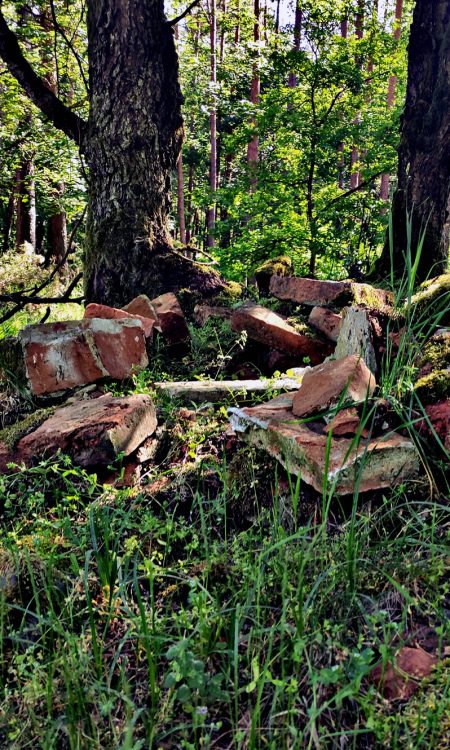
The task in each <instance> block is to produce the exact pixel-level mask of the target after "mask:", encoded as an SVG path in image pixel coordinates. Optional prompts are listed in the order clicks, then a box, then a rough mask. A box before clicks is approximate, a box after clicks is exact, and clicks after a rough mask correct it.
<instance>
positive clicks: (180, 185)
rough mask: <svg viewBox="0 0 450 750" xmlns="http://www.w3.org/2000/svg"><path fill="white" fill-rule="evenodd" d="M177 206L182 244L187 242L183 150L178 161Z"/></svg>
mask: <svg viewBox="0 0 450 750" xmlns="http://www.w3.org/2000/svg"><path fill="white" fill-rule="evenodd" d="M177 178H178V180H177V188H178V190H177V195H178V201H177V207H178V224H179V227H180V242H181V244H182V245H185V244H186V218H185V212H184V175H183V152H182V151H180V155H179V157H178V161H177Z"/></svg>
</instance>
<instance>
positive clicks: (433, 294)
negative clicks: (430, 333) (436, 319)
mask: <svg viewBox="0 0 450 750" xmlns="http://www.w3.org/2000/svg"><path fill="white" fill-rule="evenodd" d="M411 304H412V306H413V307H414V309H415V315H416V318H417V317H419V316H422V315H423V314H425V315H430V316H432V315H435V314H436V313H438V312H442V313H443V315H442V317H441V319H440V322H441V323H442V324H443V325H447V324H449V323H450V273H444V274H442V275H441V276H436V277H435V278H434V279H428V281H424V283H423V284H421V285H420V287H419V290H418V292H417V293H416V294H415V295H414V296H413V298H412V300H411Z"/></svg>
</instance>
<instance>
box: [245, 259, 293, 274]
mask: <svg viewBox="0 0 450 750" xmlns="http://www.w3.org/2000/svg"><path fill="white" fill-rule="evenodd" d="M254 273H255V276H256V277H258V274H261V275H264V276H287V275H288V274H290V273H292V260H291V259H290V258H289V256H287V255H279V256H278V257H276V258H270V259H269V260H266V261H264V263H262V264H261V265H260V266H258V268H255V271H254Z"/></svg>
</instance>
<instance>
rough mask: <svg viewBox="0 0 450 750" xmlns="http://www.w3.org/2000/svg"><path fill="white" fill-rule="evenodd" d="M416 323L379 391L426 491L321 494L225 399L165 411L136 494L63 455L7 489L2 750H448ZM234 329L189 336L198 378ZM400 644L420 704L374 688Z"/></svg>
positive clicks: (232, 345)
mask: <svg viewBox="0 0 450 750" xmlns="http://www.w3.org/2000/svg"><path fill="white" fill-rule="evenodd" d="M410 273H411V272H410ZM409 278H411V277H409ZM405 284H406V286H402V288H401V289H400V292H399V294H398V305H397V307H398V309H399V310H400V308H401V306H402V305H403V304H404V302H403V300H404V298H405V297H406V298H409V299H410V296H411V295H409V294H408V292H409V291H412V289H413V286H414V285H412V286H411V285H410V282H409V281H407V282H405ZM407 307H408V309H407V312H406V319H407V327H406V328H405V330H404V331H403V332H402V336H401V337H400V347H399V350H398V352H397V354H396V356H395V357H394V355H393V350H391V349H390V347H389V346H388V349H387V352H386V355H385V359H384V364H383V368H382V373H381V377H380V388H379V390H380V395H382V396H383V397H384V398H387V399H388V400H389V401H390V403H391V404H392V405H393V406H394V407H395V410H396V413H397V418H398V424H399V425H400V428H401V429H403V430H404V431H406V434H409V435H410V437H411V439H412V440H414V442H415V443H416V445H417V447H418V449H419V452H420V455H421V460H422V462H423V469H424V470H423V472H422V473H421V475H420V477H419V478H418V479H417V480H416V481H409V482H408V483H407V484H404V485H400V486H398V487H396V488H395V489H393V490H390V491H379V492H376V493H370V495H369V494H365V495H360V494H359V492H358V488H357V486H356V487H355V492H354V494H353V496H351V497H347V498H340V499H339V498H338V497H336V496H334V494H333V488H332V487H324V491H323V494H322V496H320V495H319V494H317V493H315V492H314V491H313V490H311V489H309V488H308V487H307V486H306V485H305V484H303V483H302V482H301V480H300V479H297V478H296V477H291V476H289V475H288V474H286V472H285V471H284V470H283V469H282V468H281V467H280V466H279V465H278V464H277V463H276V462H274V461H273V460H272V459H270V458H268V456H267V455H266V454H265V453H263V452H259V451H258V450H256V449H254V448H250V447H246V446H243V445H241V444H238V443H237V440H236V438H235V436H233V435H232V434H230V433H229V430H228V417H227V411H226V406H227V403H225V402H224V403H223V404H219V405H215V407H213V406H212V405H208V404H206V405H203V406H199V407H196V408H195V407H193V408H186V407H185V406H182V405H181V404H179V403H176V402H174V401H171V400H169V399H167V398H164V399H163V398H162V397H159V401H158V410H159V414H160V417H161V419H160V422H162V423H163V425H164V427H163V432H162V433H161V435H160V443H159V448H158V452H157V455H156V457H155V462H154V464H153V465H152V466H151V467H150V468H148V469H147V470H146V473H145V474H144V475H143V476H142V477H141V480H140V482H139V484H138V485H137V486H134V487H132V488H129V487H126V486H124V483H123V481H122V478H123V475H124V472H125V468H126V465H125V463H124V464H123V467H122V470H120V466H119V467H117V466H116V467H115V470H116V474H115V478H114V479H113V480H112V481H111V478H109V479H108V477H107V476H106V475H105V476H96V475H89V474H87V473H86V472H84V471H83V470H81V469H79V468H76V467H74V466H73V465H71V463H70V460H69V459H68V458H67V457H64V456H60V457H58V458H56V459H53V460H51V461H46V462H44V461H42V462H40V463H39V464H38V465H36V466H35V467H33V468H31V469H27V470H25V469H22V470H21V471H20V472H18V473H13V474H11V475H10V476H2V477H0V501H1V505H2V531H1V542H2V546H1V549H0V583H1V586H0V588H1V590H2V598H1V605H0V627H1V634H0V635H1V639H0V642H1V655H0V659H1V670H0V687H1V693H0V695H1V698H0V715H1V722H0V725H1V729H0V743H1V744H2V746H4V747H8V748H17V750H18V749H19V748H20V750H22V748H28V747H33V748H34V747H36V748H37V747H39V748H45V750H47V749H48V750H50V748H70V750H75V749H78V748H92V749H94V748H95V749H97V748H102V749H104V748H111V750H112V749H113V748H114V749H115V748H120V749H121V750H125V749H129V750H131V749H136V750H137V748H146V747H148V748H155V749H157V750H166V749H169V748H170V749H171V748H182V749H183V750H194V749H195V750H196V749H197V748H198V749H200V748H210V749H211V750H212V749H213V748H221V749H223V750H226V749H227V748H230V749H231V748H239V749H240V750H256V749H257V748H258V749H259V748H270V749H271V750H284V749H286V750H287V749H288V748H289V750H294V749H296V748H299V749H300V748H339V749H341V748H389V749H395V748H402V749H403V748H405V749H406V748H408V750H409V749H410V748H414V749H416V748H417V749H418V748H430V749H431V748H433V749H435V748H436V749H438V750H441V749H442V750H444V749H445V748H447V747H448V735H449V729H450V727H449V724H448V716H449V714H450V692H449V685H450V680H449V677H450V674H449V668H450V665H449V661H448V658H447V657H448V642H449V637H450V632H449V630H450V628H449V618H448V615H449V611H450V584H449V580H448V562H449V541H450V540H449V535H450V514H449V509H448V496H449V486H448V478H447V477H446V466H447V465H448V459H449V456H448V453H447V452H446V450H445V448H444V446H443V445H442V443H441V444H440V446H439V447H438V449H437V450H436V451H435V453H434V458H432V457H431V456H432V455H433V452H432V451H430V449H429V448H430V446H429V444H427V443H426V442H425V439H424V437H423V435H422V433H421V432H420V431H419V430H418V425H419V424H420V423H423V421H424V420H426V419H427V416H426V412H425V411H424V408H423V407H422V405H421V402H420V400H419V397H418V396H417V394H416V393H415V391H414V388H413V381H414V374H415V371H416V368H417V356H418V353H419V352H420V350H421V347H422V345H423V340H424V339H425V337H428V336H429V335H430V333H431V332H433V331H434V330H436V328H438V327H439V324H440V320H441V312H440V310H439V305H438V307H437V312H436V313H432V312H431V311H430V310H428V312H427V313H426V314H424V313H423V312H420V313H419V314H417V313H416V312H415V311H414V308H413V307H412V306H411V304H410V303H409V304H408V305H407ZM399 320H400V319H399ZM391 325H392V333H398V325H397V322H396V318H395V316H394V318H393V322H392V324H391ZM222 328H223V325H222V324H213V323H210V324H209V325H208V326H207V327H206V329H204V330H203V331H201V332H198V331H197V332H196V334H195V335H194V355H193V357H192V358H191V357H188V358H187V359H186V360H185V361H184V367H185V368H189V367H191V366H192V362H193V361H194V362H195V363H196V367H197V369H196V370H195V372H196V373H197V376H198V377H201V376H203V375H204V374H205V371H206V370H208V371H209V372H208V374H210V375H213V377H221V373H222V368H223V367H224V364H225V363H226V362H227V358H228V357H229V356H232V353H233V352H234V351H235V350H236V349H238V348H239V347H240V346H241V344H242V342H241V341H239V340H238V338H237V337H236V336H235V335H234V334H233V335H231V334H228V337H226V336H225V335H224V332H223V331H222ZM389 340H390V339H389V337H388V341H389ZM165 366H167V360H165V358H164V352H163V351H162V350H161V351H159V352H156V354H155V357H154V361H153V367H154V369H153V370H150V371H149V372H148V373H147V374H146V375H145V377H144V376H143V375H141V376H138V377H137V378H136V379H135V382H134V385H133V386H132V387H131V388H130V389H129V390H133V391H136V392H148V391H149V390H150V391H151V388H152V383H153V382H154V381H155V380H157V379H160V378H164V377H165V376H167V373H166V375H165V371H164V367H165ZM178 368H179V370H177V376H178V377H181V376H182V375H183V361H181V363H179V365H178ZM118 392H119V391H118ZM155 398H157V397H156V396H155ZM372 416H373V414H372V412H371V408H370V404H369V403H368V405H367V409H366V412H365V416H364V420H363V421H364V424H365V426H370V420H371V419H372ZM434 438H435V440H436V441H437V442H438V443H439V438H438V436H437V435H434ZM117 469H119V471H118V473H117ZM111 476H114V474H113V472H111ZM403 645H407V646H419V647H421V648H423V649H424V650H428V651H430V652H433V653H437V654H438V657H439V658H438V665H437V667H436V669H435V670H434V671H433V672H432V674H431V676H430V677H429V678H427V679H426V680H424V681H423V682H421V684H420V686H419V689H418V691H417V693H416V694H415V696H414V697H413V698H412V699H411V700H410V701H409V702H406V701H405V702H399V701H388V700H386V699H384V698H383V697H381V695H380V693H379V691H378V690H377V687H376V685H374V684H373V680H371V672H372V670H373V667H374V666H375V665H377V664H381V665H382V666H386V665H387V663H388V662H389V661H390V660H391V659H392V657H393V655H394V654H395V653H396V652H398V650H399V649H400V648H401V647H402V646H403Z"/></svg>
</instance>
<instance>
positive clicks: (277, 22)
mask: <svg viewBox="0 0 450 750" xmlns="http://www.w3.org/2000/svg"><path fill="white" fill-rule="evenodd" d="M280 2H281V0H277V5H276V11H275V34H279V33H280Z"/></svg>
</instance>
